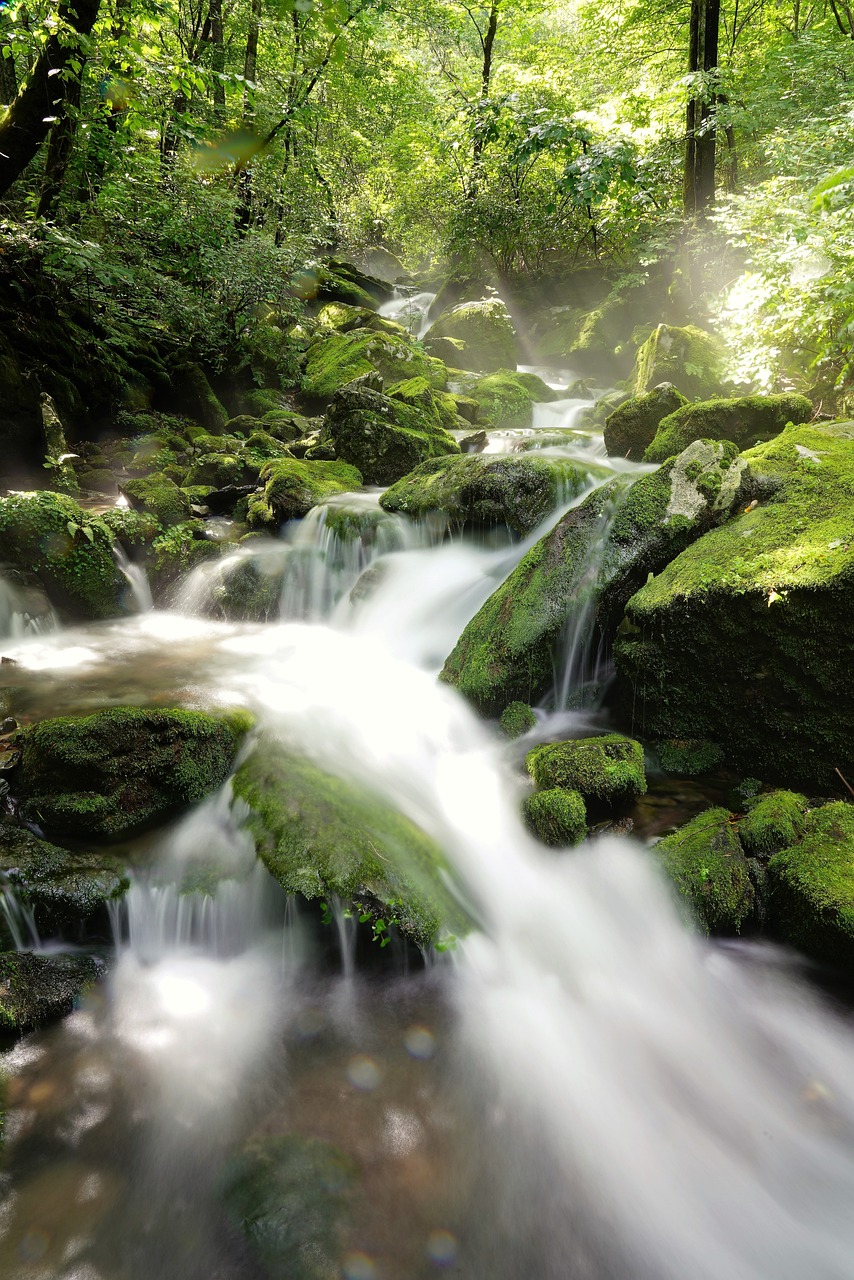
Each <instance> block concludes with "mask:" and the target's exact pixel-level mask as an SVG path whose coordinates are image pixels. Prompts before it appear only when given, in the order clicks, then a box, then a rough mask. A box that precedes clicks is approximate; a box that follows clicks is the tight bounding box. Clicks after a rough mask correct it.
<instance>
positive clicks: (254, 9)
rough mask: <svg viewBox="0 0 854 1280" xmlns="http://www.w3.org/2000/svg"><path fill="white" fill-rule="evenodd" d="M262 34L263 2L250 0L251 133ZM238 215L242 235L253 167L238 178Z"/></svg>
mask: <svg viewBox="0 0 854 1280" xmlns="http://www.w3.org/2000/svg"><path fill="white" fill-rule="evenodd" d="M260 33H261V0H249V26H248V28H247V31H246V53H245V56H244V59H243V76H244V80H245V85H244V90H243V127H244V128H245V129H246V130H247V131H248V130H250V129H251V128H252V127H253V125H254V123H255V78H256V76H257V75H258V37H259V35H260ZM237 193H238V194H237V212H236V215H235V226H236V227H237V229H238V231H239V232H240V233H241V234H243V233H244V232H246V231H248V230H249V224H250V222H251V221H252V168H251V165H249V164H245V165H244V166H243V167H242V168H241V170H240V173H239V174H238V177H237Z"/></svg>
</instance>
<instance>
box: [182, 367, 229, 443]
mask: <svg viewBox="0 0 854 1280" xmlns="http://www.w3.org/2000/svg"><path fill="white" fill-rule="evenodd" d="M172 385H173V387H174V390H175V394H176V396H177V405H178V408H179V409H182V410H183V411H184V412H185V413H186V414H188V415H189V416H190V417H191V418H193V419H194V420H195V421H196V422H199V423H201V425H202V426H203V427H204V429H205V431H209V432H210V433H211V435H221V434H222V433H223V432H224V431H225V424H226V422H227V421H228V414H227V412H226V410H225V408H224V406H223V404H222V402H221V400H220V399H219V397H218V396H217V394H216V392H215V391H214V389H213V387H212V386H211V384H210V382H209V381H208V376H207V374H206V373H205V371H204V369H203V368H202V367H201V365H198V364H195V363H193V362H190V363H188V364H183V365H180V366H179V367H178V368H177V369H176V370H175V373H174V374H173V377H172Z"/></svg>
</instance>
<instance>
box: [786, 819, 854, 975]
mask: <svg viewBox="0 0 854 1280" xmlns="http://www.w3.org/2000/svg"><path fill="white" fill-rule="evenodd" d="M768 874H769V881H770V887H771V896H770V917H771V924H772V927H773V929H774V931H775V933H776V934H777V935H778V936H779V937H781V938H782V939H783V940H784V941H786V942H788V943H790V944H791V945H792V946H793V947H797V948H798V949H799V950H800V951H805V952H806V953H807V955H810V956H814V957H815V958H816V959H817V960H824V961H826V962H828V963H829V964H836V965H844V966H846V967H847V968H850V967H851V965H852V964H854V805H851V804H848V803H847V802H846V801H837V802H836V803H834V804H827V805H824V806H822V807H821V808H820V809H814V810H813V811H812V812H811V813H810V814H808V815H807V818H806V821H805V823H804V831H803V836H802V838H801V840H800V841H799V843H797V844H794V845H792V846H791V847H790V848H786V849H782V850H781V851H780V852H779V853H776V854H775V855H774V857H773V858H772V859H771V861H770V862H769V864H768Z"/></svg>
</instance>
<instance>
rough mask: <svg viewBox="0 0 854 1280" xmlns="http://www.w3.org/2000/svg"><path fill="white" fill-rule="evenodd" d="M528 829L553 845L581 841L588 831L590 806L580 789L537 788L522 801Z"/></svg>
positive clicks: (541, 840)
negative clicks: (587, 806) (538, 789)
mask: <svg viewBox="0 0 854 1280" xmlns="http://www.w3.org/2000/svg"><path fill="white" fill-rule="evenodd" d="M522 816H523V817H524V819H525V824H526V826H527V827H528V830H529V831H530V832H531V833H532V834H533V835H535V836H536V837H537V839H538V840H539V841H540V842H541V843H542V844H546V845H550V846H551V847H552V848H558V849H559V848H566V847H567V846H568V845H574V844H580V843H581V841H582V840H583V839H584V838H585V836H586V835H587V810H586V808H585V805H584V800H583V798H582V796H581V795H579V793H578V792H577V791H570V790H567V789H566V788H565V787H551V788H549V789H548V790H546V791H535V792H534V794H533V795H532V796H527V797H526V799H525V802H524V804H523V805H522Z"/></svg>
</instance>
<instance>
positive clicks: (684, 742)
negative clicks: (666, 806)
mask: <svg viewBox="0 0 854 1280" xmlns="http://www.w3.org/2000/svg"><path fill="white" fill-rule="evenodd" d="M658 759H659V762H660V764H661V767H662V769H663V770H664V772H665V773H675V774H677V775H678V776H679V777H680V778H696V777H697V776H698V775H699V774H703V773H711V771H712V770H713V769H717V767H718V765H720V764H723V761H724V753H723V751H722V750H721V749H720V747H719V746H718V744H717V743H716V742H709V741H708V739H706V738H668V739H667V740H666V741H665V742H659V743H658Z"/></svg>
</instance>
